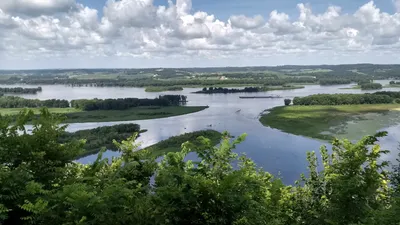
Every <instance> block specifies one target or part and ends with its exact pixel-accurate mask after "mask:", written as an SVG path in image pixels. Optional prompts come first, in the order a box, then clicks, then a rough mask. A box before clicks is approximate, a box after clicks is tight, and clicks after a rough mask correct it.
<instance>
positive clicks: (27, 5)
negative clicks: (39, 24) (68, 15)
mask: <svg viewBox="0 0 400 225" xmlns="http://www.w3.org/2000/svg"><path fill="white" fill-rule="evenodd" d="M75 6H76V2H75V0H1V1H0V9H2V10H3V11H5V12H8V13H11V14H21V15H26V16H38V15H43V14H46V15H47V14H54V13H58V12H67V11H69V10H71V9H73V8H74V7H75Z"/></svg>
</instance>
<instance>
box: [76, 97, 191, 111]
mask: <svg viewBox="0 0 400 225" xmlns="http://www.w3.org/2000/svg"><path fill="white" fill-rule="evenodd" d="M186 102H187V96H185V95H160V96H159V97H158V98H155V99H147V98H144V99H139V98H118V99H97V98H95V99H79V100H72V101H71V107H73V108H77V109H82V110H84V111H93V110H124V109H129V108H133V107H139V106H180V105H184V104H185V103H186Z"/></svg>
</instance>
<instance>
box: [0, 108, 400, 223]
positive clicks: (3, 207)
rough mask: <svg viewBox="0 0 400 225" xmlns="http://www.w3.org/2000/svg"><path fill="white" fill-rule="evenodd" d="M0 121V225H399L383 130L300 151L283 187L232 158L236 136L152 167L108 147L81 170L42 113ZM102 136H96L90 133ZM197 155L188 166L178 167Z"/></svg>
mask: <svg viewBox="0 0 400 225" xmlns="http://www.w3.org/2000/svg"><path fill="white" fill-rule="evenodd" d="M33 116H34V115H33V112H25V114H23V115H20V118H19V119H18V120H17V121H18V123H17V124H13V123H12V122H11V121H8V120H7V118H2V117H1V118H0V140H1V141H0V178H1V182H0V199H1V201H0V223H1V224H19V225H25V224H44V225H47V224H48V225H50V224H79V225H91V224H136V225H158V224H160V225H161V224H162V225H176V224H182V225H200V224H209V225H212V224H220V225H231V224H236V225H250V224H251V225H289V224H290V225H303V224H307V225H308V224H310V225H313V224H315V225H317V224H318V225H320V224H322V225H327V224H337V225H342V224H343V225H344V224H346V225H347V224H358V225H381V224H388V225H389V224H390V225H392V224H393V225H394V224H399V223H400V217H399V216H398V212H399V210H400V197H399V196H400V187H399V183H398V181H399V180H400V176H399V175H400V173H399V170H398V168H399V167H398V165H395V166H394V170H393V172H392V173H389V172H387V171H388V170H389V166H388V165H389V163H388V162H387V161H383V160H382V159H384V158H385V157H383V156H384V155H386V154H387V153H388V151H385V150H382V149H381V148H380V146H379V145H378V144H377V141H378V140H379V138H381V137H383V136H385V135H386V133H385V132H381V133H378V134H376V135H373V136H367V137H364V138H363V139H361V140H360V141H358V142H356V143H353V142H350V141H348V140H335V141H333V142H332V149H331V150H330V149H329V150H328V149H327V147H326V146H322V147H321V149H320V153H319V154H317V153H315V152H309V153H307V160H308V167H307V168H308V172H307V174H304V175H300V176H299V180H298V181H296V182H295V184H294V185H285V184H284V183H283V182H282V181H281V180H280V178H279V177H275V176H273V175H272V174H270V173H269V172H266V171H264V170H262V169H260V168H258V167H257V166H256V164H255V163H254V162H253V161H252V160H251V159H249V158H247V157H246V156H244V155H243V156H242V155H238V154H236V153H235V152H234V149H235V147H236V146H237V145H238V144H240V143H241V142H243V141H244V140H245V137H246V136H245V135H240V136H239V137H238V138H237V139H235V140H231V139H230V137H229V134H227V133H224V134H223V137H222V139H221V145H220V146H219V147H215V146H214V145H213V144H212V143H211V141H210V140H208V139H206V138H202V137H198V138H197V140H198V141H197V143H196V144H191V143H184V144H183V145H182V151H181V152H177V153H168V154H167V155H165V156H164V157H163V158H162V159H161V160H159V162H157V161H156V159H155V157H152V156H151V154H150V153H149V152H148V151H137V147H138V145H137V144H135V143H134V140H135V138H134V136H133V137H131V138H129V139H127V140H126V141H122V142H115V144H116V148H117V149H118V151H119V152H120V154H121V155H120V156H117V157H114V158H113V159H112V160H109V159H107V158H105V159H103V156H102V154H101V153H100V154H99V156H98V158H97V160H96V161H95V162H94V163H92V164H88V165H82V164H80V163H78V162H76V161H74V160H75V158H76V157H77V156H79V155H80V154H81V153H82V152H83V151H84V147H85V143H84V142H83V141H79V140H76V139H73V140H66V141H65V142H64V143H60V142H59V141H58V137H60V136H61V135H62V134H63V133H64V132H65V129H66V126H59V124H58V123H57V121H59V118H58V117H57V116H56V115H53V114H50V113H49V112H48V111H46V110H45V109H44V110H43V111H42V114H41V115H40V117H38V118H32V119H34V120H35V124H36V125H37V126H34V127H33V128H32V129H33V130H32V132H28V131H27V130H26V128H25V127H24V126H23V125H24V124H25V122H26V121H27V120H29V118H30V117H33ZM99 135H103V133H101V134H100V133H99ZM189 153H191V154H197V157H198V160H196V161H191V160H189V161H185V158H186V156H187V155H188V154H189Z"/></svg>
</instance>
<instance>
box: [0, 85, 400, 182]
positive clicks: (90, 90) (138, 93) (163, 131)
mask: <svg viewBox="0 0 400 225" xmlns="http://www.w3.org/2000/svg"><path fill="white" fill-rule="evenodd" d="M379 82H380V83H383V84H387V83H388V82H389V81H379ZM1 86H2V85H0V87H1ZM18 86H21V85H18ZM351 86H352V85H336V86H320V85H308V86H306V88H304V89H296V90H284V91H271V92H267V93H249V94H244V93H238V94H214V95H202V94H192V93H191V92H193V91H197V90H199V88H185V89H184V90H183V91H177V92H168V94H182V95H187V96H188V101H189V102H188V105H190V106H202V105H208V106H210V108H208V109H206V110H203V111H201V112H198V113H194V114H189V115H183V116H177V117H171V118H163V119H155V120H141V121H124V122H102V123H74V124H70V125H69V127H68V129H67V130H68V131H77V130H82V129H91V128H96V127H99V126H107V125H114V124H118V123H137V124H140V126H141V128H142V129H147V130H148V131H147V132H146V133H144V134H142V135H141V137H140V138H139V141H140V142H142V147H146V146H150V145H152V144H155V143H157V142H159V141H161V140H165V139H167V138H169V137H171V136H176V135H180V134H183V133H186V132H192V131H198V130H203V129H214V130H217V131H220V132H222V131H229V132H230V133H231V134H232V135H234V136H238V135H240V134H242V133H247V135H248V136H247V138H246V141H245V142H244V143H242V144H240V145H238V146H237V149H236V152H238V153H245V154H246V155H247V156H248V157H250V158H251V159H252V160H254V161H255V162H256V164H257V165H258V166H260V167H262V168H263V169H264V170H266V171H268V172H270V173H272V174H274V175H278V174H280V176H281V177H282V179H283V181H284V182H285V183H292V182H293V181H295V180H297V179H298V178H299V177H300V174H301V173H303V172H306V167H307V162H306V152H307V151H318V149H319V147H320V146H321V145H323V144H325V145H326V144H328V143H325V142H322V141H319V140H314V139H310V138H306V137H301V136H296V135H291V134H287V133H284V132H281V131H279V130H276V129H271V128H269V127H264V126H263V125H261V123H260V122H259V121H258V117H259V115H260V113H262V112H263V111H264V110H266V109H269V108H273V107H275V106H281V105H283V99H284V98H293V97H296V96H307V95H311V94H317V93H364V92H365V91H361V90H343V89H340V88H344V87H351ZM8 87H11V86H8ZM25 87H34V86H30V85H25ZM42 88H43V91H42V92H41V93H38V94H37V95H21V97H24V98H38V99H52V98H57V99H67V100H73V99H81V98H124V97H136V98H154V97H157V96H158V95H160V93H147V92H145V91H144V88H119V87H109V88H108V87H107V88H97V87H67V86H62V85H49V86H42ZM385 90H392V91H400V89H385ZM245 95H249V96H254V95H260V96H263V95H279V96H282V98H281V99H240V98H239V96H245ZM238 110H240V111H238ZM385 130H387V131H389V136H388V137H385V138H383V139H382V140H381V145H382V147H383V148H384V149H388V150H391V153H390V154H388V155H386V156H385V157H384V159H385V160H390V161H394V160H395V158H396V156H397V147H398V140H400V132H399V131H400V125H398V124H393V125H392V126H390V127H388V128H386V129H385ZM361 136H362V135H361V134H360V137H361ZM117 154H118V153H116V152H106V154H105V156H106V157H111V156H114V155H117ZM193 157H194V156H190V157H189V158H193ZM95 159H96V156H87V157H85V158H82V159H80V160H78V161H79V162H82V163H90V162H93V161H94V160H95Z"/></svg>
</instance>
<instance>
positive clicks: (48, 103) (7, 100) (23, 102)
mask: <svg viewBox="0 0 400 225" xmlns="http://www.w3.org/2000/svg"><path fill="white" fill-rule="evenodd" d="M25 107H28V108H40V107H48V108H68V107H69V102H68V101H67V100H61V99H48V100H39V99H26V98H21V97H17V96H2V97H0V108H25Z"/></svg>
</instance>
